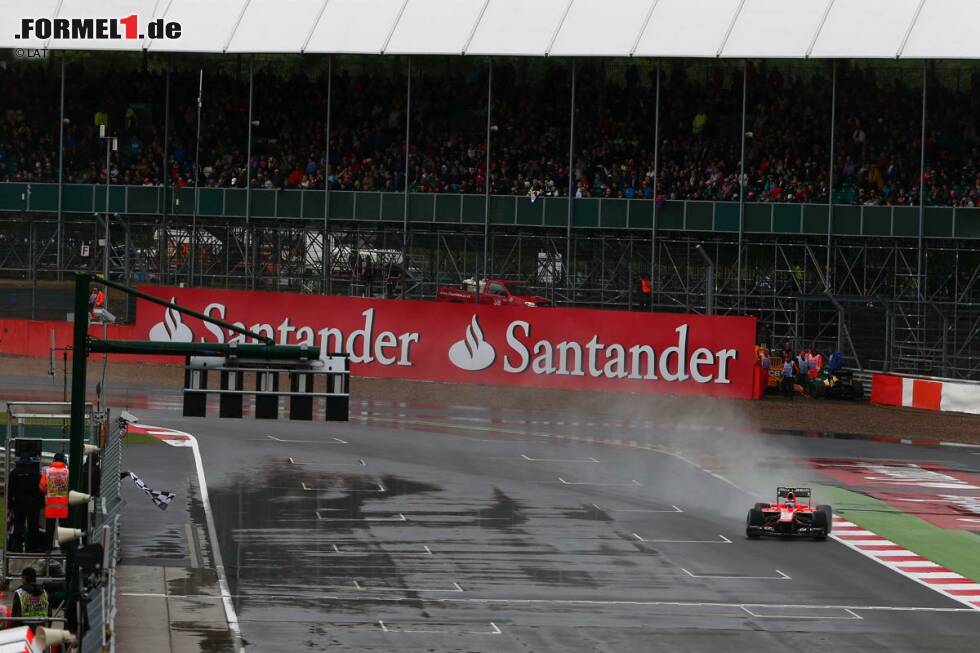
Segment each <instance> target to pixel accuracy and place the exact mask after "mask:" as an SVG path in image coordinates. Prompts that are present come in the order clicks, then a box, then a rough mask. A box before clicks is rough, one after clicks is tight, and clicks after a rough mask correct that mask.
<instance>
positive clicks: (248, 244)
mask: <svg viewBox="0 0 980 653" xmlns="http://www.w3.org/2000/svg"><path fill="white" fill-rule="evenodd" d="M254 85H255V55H252V57H251V58H250V59H249V60H248V143H247V145H246V148H245V276H246V277H247V278H248V279H249V287H250V288H251V289H252V290H255V274H254V271H255V259H254V258H253V257H252V241H253V240H254V239H253V238H252V236H251V233H252V97H253V95H254V93H253V89H254Z"/></svg>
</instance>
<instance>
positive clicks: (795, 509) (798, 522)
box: [745, 487, 833, 540]
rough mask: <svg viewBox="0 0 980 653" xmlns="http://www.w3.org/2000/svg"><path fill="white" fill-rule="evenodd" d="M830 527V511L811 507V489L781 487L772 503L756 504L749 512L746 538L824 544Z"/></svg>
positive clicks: (819, 507) (828, 507)
mask: <svg viewBox="0 0 980 653" xmlns="http://www.w3.org/2000/svg"><path fill="white" fill-rule="evenodd" d="M801 500H805V503H804V502H803V501H801ZM832 527H833V509H832V508H831V507H830V506H826V505H819V506H814V505H813V503H812V493H811V492H810V488H791V487H781V488H779V489H777V491H776V502H775V503H757V504H755V507H754V508H752V509H751V510H749V514H748V517H747V518H746V525H745V534H746V535H747V536H748V537H749V538H751V539H755V538H758V537H761V536H763V535H797V536H803V537H813V538H814V539H818V540H823V539H826V538H827V535H829V534H830V531H831V528H832Z"/></svg>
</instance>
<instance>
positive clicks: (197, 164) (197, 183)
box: [190, 68, 204, 286]
mask: <svg viewBox="0 0 980 653" xmlns="http://www.w3.org/2000/svg"><path fill="white" fill-rule="evenodd" d="M203 94H204V68H201V69H200V72H199V74H198V79H197V137H196V138H195V142H194V212H193V215H192V217H191V242H190V254H191V267H190V272H191V274H190V285H191V286H193V285H194V259H195V258H196V257H197V206H198V198H199V196H200V188H201V104H202V96H203Z"/></svg>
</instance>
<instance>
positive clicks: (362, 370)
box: [132, 286, 756, 399]
mask: <svg viewBox="0 0 980 653" xmlns="http://www.w3.org/2000/svg"><path fill="white" fill-rule="evenodd" d="M141 290H143V291H144V292H147V293H150V294H153V295H155V296H157V297H161V298H163V299H167V300H171V299H172V300H174V301H176V302H177V303H178V304H179V305H181V306H185V307H187V308H191V309H194V310H197V311H200V312H203V313H205V314H207V315H209V316H212V317H216V318H219V319H223V320H225V321H228V322H233V323H238V324H240V325H242V326H245V327H248V328H249V329H251V330H253V331H256V332H261V333H263V334H265V335H268V336H270V337H273V338H275V340H276V342H277V343H280V344H305V345H308V346H313V347H317V348H319V349H320V351H321V352H324V353H326V352H347V353H349V354H350V356H351V363H352V365H351V371H352V372H353V373H354V374H355V375H359V376H374V377H387V378H399V379H424V380H431V381H451V382H462V383H485V384H493V385H510V386H515V385H516V386H537V387H554V388H574V389H601V390H612V391H621V392H651V393H672V394H699V395H715V396H725V397H739V398H744V399H751V398H752V396H753V386H754V384H753V378H754V377H753V367H754V363H755V360H754V345H755V326H756V325H755V318H748V317H705V316H698V315H678V314H665V313H641V312H625V311H598V310H589V309H542V308H523V307H503V306H499V307H498V306H489V305H484V306H477V305H473V304H452V303H442V302H426V301H401V300H379V299H360V298H352V297H337V296H322V295H295V294H287V293H278V292H246V291H235V290H212V289H206V288H173V287H161V286H147V287H142V288H141ZM137 316H138V319H137V323H136V327H135V329H134V330H133V336H132V337H133V338H135V339H138V340H142V339H149V340H157V341H174V342H190V341H192V340H195V341H203V342H241V341H242V337H241V336H238V335H236V334H234V333H233V332H229V331H227V330H226V329H221V328H218V327H217V326H215V325H213V324H208V323H204V322H202V321H201V320H198V319H195V318H188V317H186V316H182V315H181V314H179V313H177V312H176V311H173V310H170V309H165V308H163V307H161V306H158V305H155V304H152V303H150V302H146V301H143V300H140V302H139V303H138V306H137Z"/></svg>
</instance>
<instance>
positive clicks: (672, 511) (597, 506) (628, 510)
mask: <svg viewBox="0 0 980 653" xmlns="http://www.w3.org/2000/svg"><path fill="white" fill-rule="evenodd" d="M592 506H593V507H594V508H595V509H596V510H601V511H602V512H665V513H668V514H674V513H679V512H684V511H683V510H681V509H680V508H678V507H677V506H675V505H674V504H671V505H670V507H671V508H672V510H654V509H652V508H602V507H600V506H599V504H597V503H593V504H592Z"/></svg>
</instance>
